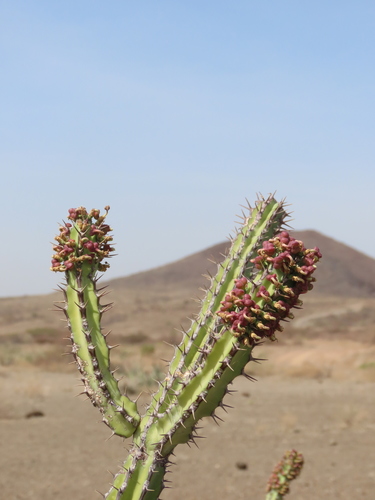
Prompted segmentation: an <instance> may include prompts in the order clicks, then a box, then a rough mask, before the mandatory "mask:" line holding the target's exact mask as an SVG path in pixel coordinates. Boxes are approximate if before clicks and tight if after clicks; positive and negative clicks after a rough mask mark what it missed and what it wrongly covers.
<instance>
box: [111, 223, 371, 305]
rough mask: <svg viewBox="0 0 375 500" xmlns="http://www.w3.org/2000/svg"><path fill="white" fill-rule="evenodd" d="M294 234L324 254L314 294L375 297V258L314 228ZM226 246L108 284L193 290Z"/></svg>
mask: <svg viewBox="0 0 375 500" xmlns="http://www.w3.org/2000/svg"><path fill="white" fill-rule="evenodd" d="M293 236H294V237H295V238H297V239H298V240H302V241H303V242H304V244H305V246H306V247H308V248H314V247H315V246H317V247H319V248H320V250H321V252H322V254H323V259H322V260H321V262H320V263H319V268H318V269H317V271H316V274H315V276H316V277H317V280H318V283H317V285H316V288H315V291H314V295H316V294H319V295H330V296H340V297H363V298H365V297H366V298H368V297H375V259H372V258H371V257H368V256H367V255H364V254H363V253H361V252H358V251H357V250H355V249H354V248H351V247H349V246H347V245H345V244H343V243H339V242H338V241H335V240H334V239H332V238H329V237H328V236H324V235H323V234H321V233H318V232H317V231H312V230H310V231H294V232H293ZM228 246H229V243H227V242H223V243H219V244H218V245H215V246H212V247H210V248H208V249H205V250H203V251H201V252H198V253H195V254H193V255H190V256H188V257H185V258H184V259H181V260H178V261H176V262H173V263H171V264H167V265H165V266H161V267H158V268H155V269H151V270H149V271H144V272H141V273H137V274H134V275H131V276H126V277H123V278H117V279H113V280H111V281H109V282H108V285H109V286H110V288H111V289H113V290H115V291H116V293H118V292H120V291H121V290H124V289H129V288H130V289H133V290H141V289H144V288H145V287H150V288H152V289H160V290H162V288H163V287H168V288H170V287H176V288H177V287H180V286H181V287H182V286H183V287H184V288H185V289H186V290H190V291H191V292H192V293H193V292H194V291H196V290H198V288H199V287H200V286H202V285H204V284H205V280H204V279H202V274H205V273H207V271H208V272H210V273H211V274H214V273H215V271H216V269H217V265H216V264H213V263H212V262H210V261H209V260H208V259H212V260H214V261H216V262H219V261H221V260H222V259H223V254H225V251H226V249H227V248H228Z"/></svg>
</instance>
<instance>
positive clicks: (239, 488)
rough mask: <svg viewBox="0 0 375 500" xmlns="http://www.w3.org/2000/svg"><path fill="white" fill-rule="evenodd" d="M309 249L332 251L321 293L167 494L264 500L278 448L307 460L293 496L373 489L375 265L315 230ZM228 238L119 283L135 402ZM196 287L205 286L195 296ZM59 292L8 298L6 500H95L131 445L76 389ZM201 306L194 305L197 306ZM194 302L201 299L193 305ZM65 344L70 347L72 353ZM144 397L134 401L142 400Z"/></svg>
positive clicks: (123, 358) (116, 361)
mask: <svg viewBox="0 0 375 500" xmlns="http://www.w3.org/2000/svg"><path fill="white" fill-rule="evenodd" d="M305 237H306V239H307V240H309V239H311V243H309V242H308V244H309V245H310V246H314V245H315V244H318V245H319V246H320V247H321V249H322V252H323V254H324V258H323V260H322V265H321V266H322V267H321V269H320V270H318V271H317V273H318V272H320V275H319V277H318V282H317V286H316V290H314V291H313V293H311V294H309V297H307V299H306V301H305V306H304V308H303V310H301V311H297V313H296V319H295V320H294V321H293V322H292V323H291V324H290V325H288V326H287V328H286V330H285V332H284V333H283V334H280V340H279V342H277V343H273V344H271V343H265V344H264V345H262V346H258V347H257V348H256V352H255V354H256V355H257V356H258V357H260V358H265V359H267V361H264V362H263V363H261V364H255V363H251V364H250V366H248V368H247V370H248V372H249V373H250V374H251V375H253V376H255V377H256V378H257V379H258V381H257V382H255V383H252V382H249V381H247V380H246V379H245V378H243V377H241V378H239V379H237V380H236V381H235V384H234V388H235V389H236V390H237V391H238V392H237V393H236V394H234V395H232V396H230V397H229V396H228V397H227V399H228V401H226V402H227V403H228V404H230V405H232V406H233V407H234V408H233V409H230V410H229V411H228V414H224V413H223V412H222V413H221V416H222V417H223V418H224V422H223V423H221V425H220V426H217V425H216V424H215V423H214V422H213V421H212V420H209V419H208V420H207V421H204V422H203V429H202V430H201V431H200V435H201V436H204V437H206V438H207V439H200V440H199V443H198V444H199V448H200V449H197V448H196V447H195V446H192V447H190V448H189V447H188V446H187V445H181V446H179V447H178V448H177V451H176V457H175V461H176V465H175V466H174V467H173V468H172V471H173V472H172V474H171V475H170V477H169V479H171V480H172V487H173V488H172V489H168V490H165V491H164V492H163V493H162V496H161V498H163V499H164V500H176V499H181V500H195V499H196V500H198V499H199V500H201V499H204V500H217V499H225V498H228V499H229V498H233V497H234V498H237V499H238V500H240V499H248V500H255V499H262V498H264V496H265V487H266V484H267V480H268V477H269V475H270V474H271V471H272V469H273V467H274V465H275V464H276V463H277V462H278V461H279V460H280V459H281V457H282V455H283V453H284V452H285V451H286V450H288V449H292V448H295V449H297V450H298V451H299V452H301V453H303V455H304V457H305V466H304V469H303V471H302V474H301V476H300V477H299V478H298V479H297V480H296V481H294V482H293V483H292V487H291V493H290V495H289V498H290V499H293V498H296V499H297V498H298V499H300V500H316V499H317V498H319V499H335V500H336V499H369V500H370V499H373V498H375V494H374V490H375V405H374V403H375V391H374V389H375V285H374V283H375V260H374V259H370V258H369V257H367V256H364V255H363V254H359V253H358V252H356V251H355V250H354V249H350V248H348V247H345V246H344V245H342V244H340V243H338V242H334V241H333V240H331V239H329V238H327V237H323V236H322V235H319V234H318V233H316V232H312V231H310V232H305V233H304V234H303V238H305ZM224 246H225V245H224V244H220V245H217V246H216V247H213V248H212V249H207V250H206V251H203V252H200V253H198V254H195V255H193V256H190V257H187V258H186V259H183V260H181V261H179V262H176V263H173V264H169V265H167V266H164V267H161V268H158V269H155V270H151V271H148V272H144V273H140V274H137V275H133V276H130V277H126V278H119V279H117V280H112V281H111V282H110V283H109V284H110V288H111V289H112V290H113V294H112V295H111V299H110V300H114V302H115V308H114V309H113V310H112V311H111V312H110V313H108V316H107V317H106V316H105V317H104V318H105V327H106V328H108V329H113V333H112V334H111V337H110V338H111V343H112V344H117V343H119V344H121V346H120V347H119V348H118V349H115V350H114V351H113V354H112V361H113V367H120V370H119V372H118V373H119V374H120V375H124V379H123V381H122V382H121V389H125V388H126V389H127V390H128V392H129V393H130V394H131V395H133V396H134V397H136V396H137V394H138V392H139V390H140V389H142V388H144V389H146V388H148V390H150V387H151V386H150V385H149V384H150V383H151V380H152V378H155V377H156V378H158V377H160V376H162V373H163V372H162V370H163V368H165V366H164V365H165V363H164V364H163V363H161V362H160V361H158V360H160V359H163V358H164V359H170V358H171V356H172V350H171V348H170V347H167V346H166V345H165V344H164V343H163V341H168V342H171V343H178V342H179V340H180V338H181V337H180V334H178V333H177V332H176V330H175V328H176V327H177V328H178V327H179V325H180V324H182V325H183V326H184V327H188V326H189V321H187V320H186V316H187V315H188V314H189V312H190V311H193V312H194V307H193V306H194V303H192V301H191V300H190V298H191V297H194V296H196V295H197V290H198V287H199V286H201V284H202V278H201V274H202V273H203V272H205V270H206V269H207V257H208V256H209V255H210V254H211V253H213V254H214V255H216V257H218V255H219V254H220V252H222V251H223V250H224ZM198 293H199V292H198ZM59 299H60V296H57V295H56V294H54V295H45V296H30V297H12V298H4V299H0V443H1V445H0V446H1V453H0V499H1V500H2V499H4V500H5V499H7V500H40V499H41V498H43V500H95V499H98V500H99V499H100V495H99V494H98V493H96V490H99V491H101V492H103V493H105V492H106V491H107V490H108V488H109V484H110V481H111V474H110V473H109V472H108V470H109V471H111V472H112V473H115V472H116V471H117V470H118V468H119V466H120V464H121V462H122V461H123V460H124V459H125V457H126V453H127V452H126V446H127V443H126V442H124V441H122V440H121V439H120V438H118V437H113V438H112V439H108V438H109V436H110V431H109V429H108V428H107V427H106V426H105V425H104V424H103V423H101V422H100V415H99V413H98V412H97V410H96V409H95V408H93V407H92V406H91V403H90V402H85V401H84V400H83V397H82V396H81V397H79V398H76V397H75V396H76V395H77V394H78V393H79V392H80V390H81V389H80V387H79V378H78V372H76V370H75V366H74V365H69V364H68V363H69V361H71V359H70V358H69V356H67V357H66V356H61V354H62V353H63V352H64V351H66V350H67V349H66V348H65V347H64V344H67V342H66V341H64V340H62V339H63V337H66V336H67V331H66V329H65V328H64V323H62V322H61V321H60V319H61V315H59V314H58V315H56V313H51V311H50V309H51V307H53V306H52V303H53V301H54V300H59ZM195 306H196V305H195ZM196 308H197V306H196ZM68 350H69V348H68ZM148 397H149V396H148V395H147V394H145V395H144V396H142V397H141V398H140V400H139V405H140V409H141V410H142V407H143V408H144V407H145V405H146V403H147V401H148Z"/></svg>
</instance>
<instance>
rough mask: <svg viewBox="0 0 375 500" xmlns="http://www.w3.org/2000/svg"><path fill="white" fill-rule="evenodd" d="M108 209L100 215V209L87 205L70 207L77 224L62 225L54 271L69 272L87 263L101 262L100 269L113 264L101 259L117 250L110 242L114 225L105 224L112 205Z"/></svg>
mask: <svg viewBox="0 0 375 500" xmlns="http://www.w3.org/2000/svg"><path fill="white" fill-rule="evenodd" d="M105 210H106V213H105V215H102V216H100V211H99V210H96V209H93V210H91V211H90V213H88V212H87V210H86V209H85V208H84V207H79V208H70V209H69V215H68V219H70V220H72V221H74V225H73V224H71V223H70V222H66V223H65V224H64V225H63V226H60V228H59V231H60V234H59V235H58V236H56V237H55V240H56V241H57V243H58V244H57V245H54V246H53V250H54V252H55V254H54V255H53V256H52V264H51V270H52V271H69V270H70V269H73V268H75V267H80V266H81V265H82V263H83V262H90V263H95V264H98V269H99V270H100V271H105V270H106V269H107V268H108V267H109V264H108V263H102V262H101V261H102V260H103V259H104V258H105V257H109V254H110V252H112V251H113V250H114V248H113V247H112V246H111V245H110V242H111V241H112V240H113V238H112V236H108V232H109V231H111V228H110V227H109V226H108V225H107V224H104V223H103V222H104V220H105V218H106V216H107V214H108V210H109V207H105ZM72 236H73V237H72Z"/></svg>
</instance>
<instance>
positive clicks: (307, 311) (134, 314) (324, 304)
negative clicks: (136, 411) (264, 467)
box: [0, 231, 375, 364]
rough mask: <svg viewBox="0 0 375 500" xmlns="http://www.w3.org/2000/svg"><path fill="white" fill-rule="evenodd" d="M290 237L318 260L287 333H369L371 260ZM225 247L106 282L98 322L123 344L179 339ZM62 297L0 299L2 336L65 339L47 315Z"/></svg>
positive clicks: (373, 300)
mask: <svg viewBox="0 0 375 500" xmlns="http://www.w3.org/2000/svg"><path fill="white" fill-rule="evenodd" d="M294 236H295V237H296V238H297V239H302V240H303V241H304V243H305V244H306V246H308V247H314V246H318V247H319V248H320V249H321V251H322V253H323V259H322V261H321V262H320V264H319V267H318V270H317V272H316V276H317V278H318V281H317V283H316V286H315V288H314V290H313V292H312V293H311V294H309V296H308V297H307V298H306V301H305V306H304V308H303V309H302V310H301V311H298V312H297V314H296V316H297V317H296V320H295V321H293V322H292V323H291V326H290V327H288V330H290V328H291V329H292V330H294V329H298V330H303V335H307V334H308V335H310V336H312V335H314V336H315V335H316V334H318V335H323V336H324V335H329V336H331V333H332V332H333V333H336V334H339V335H340V336H342V335H347V334H348V332H349V333H350V332H351V333H350V336H351V337H353V338H358V339H359V338H362V339H364V338H365V337H366V338H370V337H371V338H373V336H374V338H375V326H374V325H375V307H374V304H375V260H374V259H371V258H370V257H367V256H366V255H363V254H361V253H360V252H358V251H356V250H354V249H353V248H350V247H348V246H346V245H343V244H342V243H339V242H337V241H335V240H333V239H331V238H329V237H327V236H324V235H322V234H320V233H318V232H316V231H298V232H297V231H296V232H295V233H294ZM227 246H228V243H221V244H218V245H215V246H213V247H211V248H208V249H206V250H203V251H201V252H198V253H196V254H194V255H190V256H188V257H186V258H184V259H181V260H179V261H177V262H173V263H172V264H168V265H165V266H161V267H158V268H156V269H151V270H150V271H145V272H142V273H138V274H134V275H132V276H127V277H123V278H117V279H113V280H110V281H108V282H107V284H108V285H109V290H111V291H112V293H111V295H110V296H109V299H108V301H109V302H112V301H113V302H114V304H115V307H114V308H113V310H112V311H110V312H109V313H108V314H106V315H105V316H104V323H105V324H104V326H105V327H106V328H109V329H112V330H113V332H114V335H116V336H121V337H126V338H127V340H128V341H133V340H134V341H136V342H141V341H142V339H143V340H146V341H148V340H149V341H154V340H156V339H164V340H170V341H171V342H174V341H176V340H179V336H177V337H176V332H175V328H176V327H177V328H178V327H179V326H180V325H182V326H183V327H184V328H187V327H189V324H190V322H189V321H188V320H187V319H186V317H187V316H188V315H189V314H190V315H191V314H194V313H195V312H197V309H198V307H199V306H198V305H197V304H195V303H194V302H193V301H191V298H192V297H197V296H202V292H201V291H199V287H202V286H204V285H205V284H207V281H206V280H205V279H204V278H203V277H202V274H204V273H206V272H207V271H209V272H210V273H211V274H215V272H216V268H217V265H216V264H213V263H210V262H209V261H208V260H207V259H208V258H209V257H213V258H214V259H215V260H220V259H222V255H221V254H222V252H224V251H225V248H226V247H227ZM57 278H58V277H57ZM61 298H62V297H61V296H60V294H50V295H43V296H31V297H13V298H4V299H0V336H1V337H2V339H3V341H5V340H6V339H7V338H9V337H10V338H12V339H13V340H12V341H13V342H14V341H17V342H21V343H22V342H32V341H33V340H35V339H37V340H38V342H43V341H45V340H46V339H49V338H55V339H57V338H58V339H60V338H62V337H63V336H66V331H65V333H64V323H63V322H61V319H62V317H63V316H62V314H61V313H53V312H51V308H52V307H53V305H52V304H53V302H54V301H56V300H61ZM147 339H148V340H147ZM0 364H1V359H0Z"/></svg>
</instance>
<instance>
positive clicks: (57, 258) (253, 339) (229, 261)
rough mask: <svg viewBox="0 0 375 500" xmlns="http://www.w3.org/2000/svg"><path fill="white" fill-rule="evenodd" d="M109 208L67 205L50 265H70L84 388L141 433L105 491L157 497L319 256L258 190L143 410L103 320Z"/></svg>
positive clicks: (72, 324)
mask: <svg viewBox="0 0 375 500" xmlns="http://www.w3.org/2000/svg"><path fill="white" fill-rule="evenodd" d="M106 212H108V208H106ZM106 215H107V213H106V214H105V215H104V216H100V213H99V211H98V210H92V211H91V212H90V213H88V212H87V210H86V209H85V208H83V207H79V208H78V209H70V210H69V218H70V219H71V220H72V221H73V224H70V223H68V224H66V225H65V226H63V227H61V228H60V235H59V236H58V237H56V240H57V242H58V245H56V246H55V247H54V250H55V251H56V253H55V255H54V256H53V259H52V270H54V271H62V272H65V276H66V281H67V285H66V288H65V290H64V293H65V298H66V304H65V307H63V308H62V309H63V310H64V312H65V314H66V317H67V320H68V326H69V328H70V330H71V339H72V346H73V348H72V351H73V355H74V357H75V359H76V362H77V365H78V368H79V370H80V372H81V375H82V381H83V383H84V387H85V389H84V392H85V393H86V394H87V395H88V396H89V397H90V398H91V401H92V402H93V404H94V405H95V406H97V407H98V408H99V409H100V411H101V413H102V415H103V420H104V421H105V423H106V424H107V425H108V426H109V427H110V428H111V429H112V431H113V433H115V434H118V435H120V436H122V437H129V436H131V435H132V436H133V445H132V447H131V449H130V453H129V456H128V458H127V459H126V461H125V463H124V465H123V468H122V470H121V471H120V472H119V473H118V474H117V475H116V476H115V478H114V482H113V486H112V487H111V489H110V490H109V492H108V493H107V494H106V495H105V498H106V499H107V500H156V499H158V498H159V496H160V493H161V491H162V490H163V488H164V475H165V473H166V471H167V468H168V466H169V464H170V462H169V457H170V455H171V453H172V452H173V450H174V449H175V447H176V446H177V445H178V444H182V443H187V442H188V441H194V440H195V439H197V438H198V437H199V436H197V423H198V422H199V420H200V419H202V418H203V417H207V416H211V417H212V418H214V419H215V420H216V419H217V418H219V417H218V416H217V415H216V411H217V409H218V408H219V407H222V408H225V406H226V405H225V404H224V402H223V399H224V397H225V395H226V394H227V393H229V392H230V390H229V386H230V384H231V383H232V382H233V380H234V379H235V378H236V377H238V376H239V375H241V374H245V372H244V370H245V366H246V365H247V363H248V362H249V361H253V360H256V358H254V357H253V350H254V347H256V345H258V344H259V343H260V342H262V341H263V340H265V339H267V338H268V339H270V340H276V333H277V332H279V331H282V327H281V325H280V322H281V321H283V320H285V319H291V318H292V317H293V315H292V313H291V312H290V309H291V308H293V307H299V306H300V305H301V301H300V300H299V295H300V294H303V293H306V292H307V291H308V290H310V289H311V288H312V282H313V281H314V278H312V276H311V275H312V273H313V271H314V270H315V267H316V266H315V263H316V262H317V261H318V260H319V258H320V257H321V255H320V252H319V250H318V249H313V250H311V249H306V248H305V247H304V246H303V244H302V242H300V241H296V240H295V239H294V238H292V237H291V236H290V235H289V234H288V233H287V232H286V231H283V225H284V224H285V221H286V219H287V217H288V214H287V212H286V211H285V208H284V203H283V202H277V201H276V200H275V199H274V198H273V197H272V196H270V197H269V198H267V199H263V198H260V199H259V200H258V202H257V204H256V206H255V208H253V209H250V210H249V214H246V215H245V214H244V217H243V225H242V227H241V229H239V230H238V231H237V233H236V235H235V237H234V238H233V240H232V244H231V248H230V250H229V251H228V254H227V255H226V257H225V258H224V260H223V262H222V263H220V264H219V265H218V271H217V274H216V276H215V277H213V278H211V279H210V285H209V287H208V288H207V290H206V295H205V297H204V299H203V300H202V302H201V311H200V313H199V314H198V315H197V317H196V318H195V319H194V320H193V321H192V324H191V327H190V329H189V330H188V331H187V332H183V338H182V341H181V343H180V344H179V345H178V346H176V348H175V353H174V356H173V358H172V360H171V362H170V364H169V368H168V373H167V376H166V378H165V380H164V381H163V382H161V383H160V385H159V389H158V390H157V391H156V393H155V394H153V395H152V400H151V403H150V405H149V406H148V407H147V409H146V413H145V414H144V415H143V416H142V418H141V417H140V415H139V413H138V410H137V407H136V404H135V403H134V402H133V401H131V400H130V399H129V398H128V397H126V396H124V395H122V394H121V393H120V391H119V388H118V384H117V380H116V379H115V378H114V376H113V373H112V372H111V369H110V358H109V352H110V346H108V344H107V341H106V337H105V335H103V333H102V329H101V326H100V320H101V316H102V314H103V313H104V312H105V311H106V310H107V309H108V308H109V307H110V305H101V303H100V298H101V295H102V292H101V291H100V290H98V289H97V286H96V283H97V278H96V273H97V271H98V270H101V271H105V270H106V269H107V268H108V267H109V265H108V263H107V262H104V261H103V259H104V258H106V257H109V256H110V255H109V254H110V252H111V251H112V250H113V248H112V247H111V246H110V241H111V237H110V236H109V235H108V232H109V230H110V228H109V226H108V225H107V224H105V217H106ZM250 378H251V377H250ZM280 481H281V480H280ZM270 494H271V493H270ZM270 498H271V497H270ZM272 498H273V497H272ZM275 498H276V497H275ZM267 500H270V499H269V498H267Z"/></svg>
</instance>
